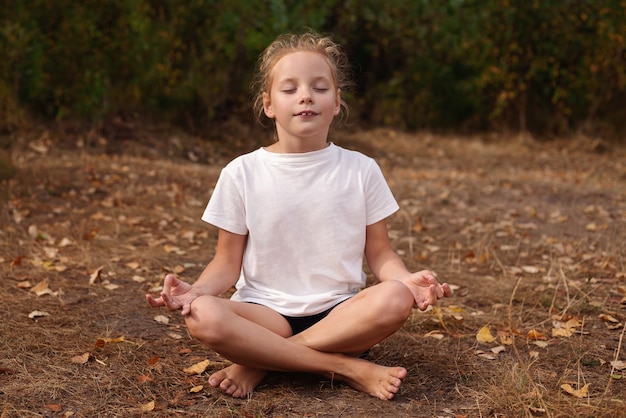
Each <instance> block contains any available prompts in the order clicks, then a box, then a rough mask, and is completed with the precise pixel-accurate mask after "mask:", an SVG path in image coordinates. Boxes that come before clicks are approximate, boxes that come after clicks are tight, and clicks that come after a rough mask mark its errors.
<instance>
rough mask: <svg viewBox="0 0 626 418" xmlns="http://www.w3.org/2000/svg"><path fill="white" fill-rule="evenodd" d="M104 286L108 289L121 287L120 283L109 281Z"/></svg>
mask: <svg viewBox="0 0 626 418" xmlns="http://www.w3.org/2000/svg"><path fill="white" fill-rule="evenodd" d="M104 288H105V289H106V290H116V289H119V288H120V286H119V285H118V284H114V283H107V284H105V285H104Z"/></svg>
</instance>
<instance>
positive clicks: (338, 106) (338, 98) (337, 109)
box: [333, 89, 341, 116]
mask: <svg viewBox="0 0 626 418" xmlns="http://www.w3.org/2000/svg"><path fill="white" fill-rule="evenodd" d="M339 112H341V89H337V95H336V97H335V109H334V110H333V115H335V116H337V115H338V114H339Z"/></svg>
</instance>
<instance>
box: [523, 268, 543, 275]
mask: <svg viewBox="0 0 626 418" xmlns="http://www.w3.org/2000/svg"><path fill="white" fill-rule="evenodd" d="M522 271H524V272H526V273H529V274H537V273H539V268H538V267H535V266H522Z"/></svg>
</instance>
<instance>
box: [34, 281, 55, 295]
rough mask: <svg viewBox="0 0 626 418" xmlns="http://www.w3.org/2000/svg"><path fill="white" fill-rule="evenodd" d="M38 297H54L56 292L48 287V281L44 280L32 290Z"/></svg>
mask: <svg viewBox="0 0 626 418" xmlns="http://www.w3.org/2000/svg"><path fill="white" fill-rule="evenodd" d="M30 291H31V292H33V293H34V294H36V295H37V296H43V295H54V292H53V291H52V290H50V288H49V287H48V281H47V280H42V281H40V282H39V283H37V284H36V285H35V286H33V287H32V288H31V289H30Z"/></svg>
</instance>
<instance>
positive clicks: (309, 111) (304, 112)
mask: <svg viewBox="0 0 626 418" xmlns="http://www.w3.org/2000/svg"><path fill="white" fill-rule="evenodd" d="M317 114H318V113H317V112H313V111H312V110H303V111H302V112H298V113H296V116H316V115H317Z"/></svg>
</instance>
